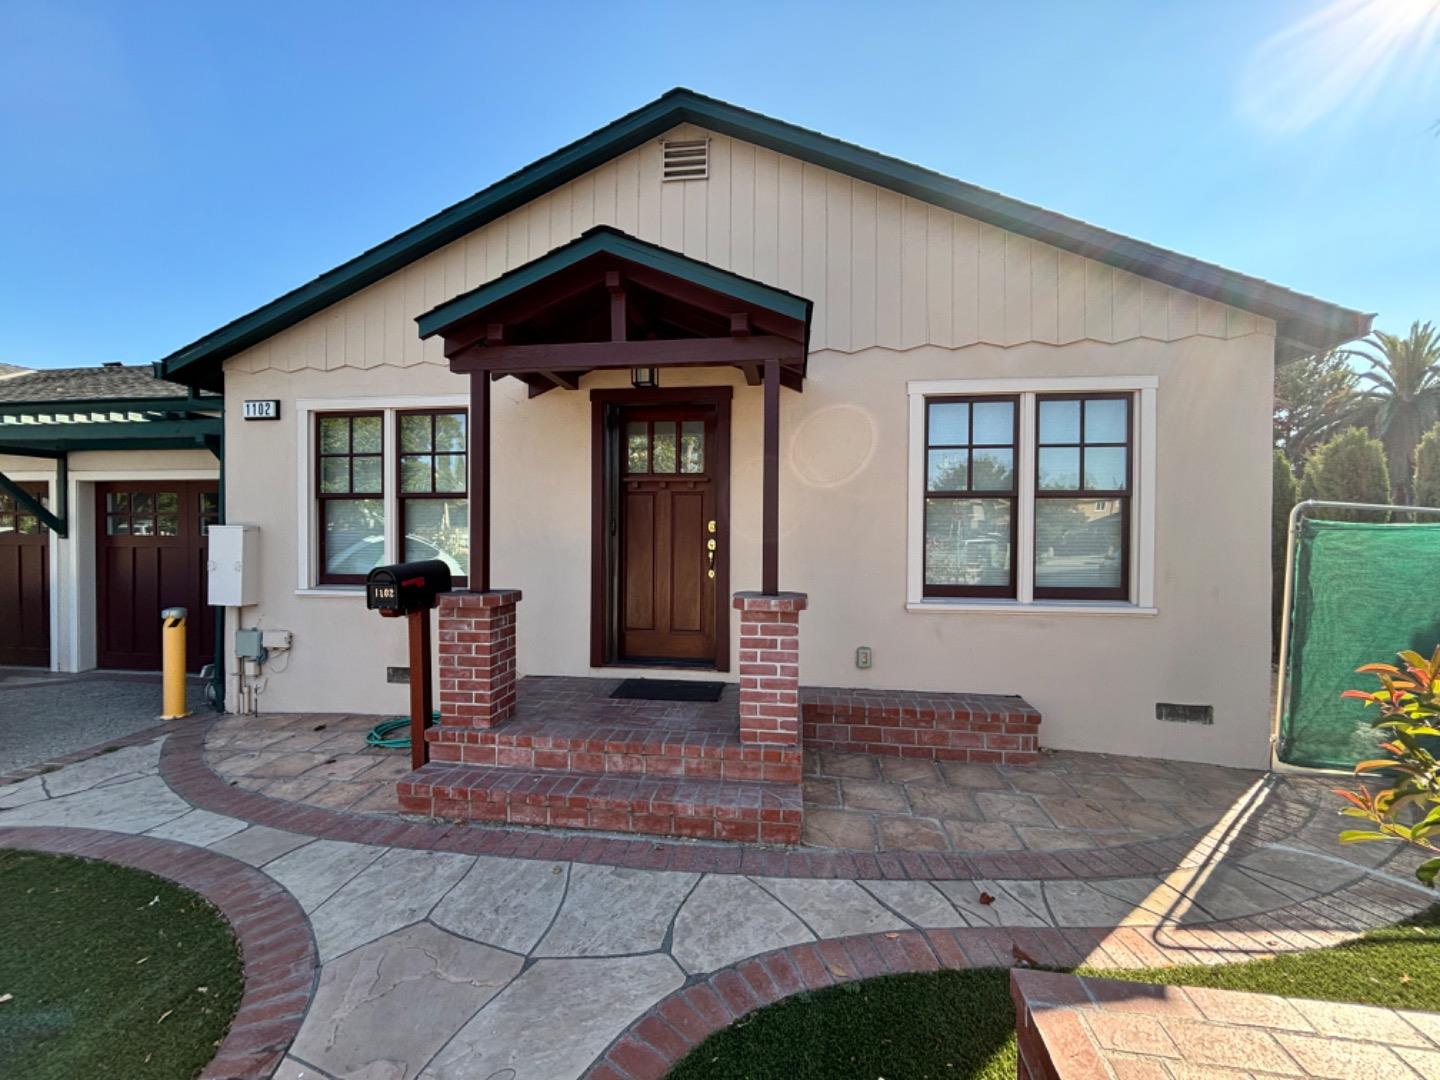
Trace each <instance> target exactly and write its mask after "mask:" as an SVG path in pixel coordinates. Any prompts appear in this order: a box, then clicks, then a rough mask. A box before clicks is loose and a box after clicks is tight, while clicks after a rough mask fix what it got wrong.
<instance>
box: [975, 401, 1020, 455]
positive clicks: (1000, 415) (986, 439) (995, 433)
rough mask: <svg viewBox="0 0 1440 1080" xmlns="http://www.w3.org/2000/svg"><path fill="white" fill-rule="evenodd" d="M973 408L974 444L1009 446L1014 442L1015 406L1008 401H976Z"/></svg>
mask: <svg viewBox="0 0 1440 1080" xmlns="http://www.w3.org/2000/svg"><path fill="white" fill-rule="evenodd" d="M972 408H974V410H975V431H974V433H973V439H974V443H975V445H976V446H1010V445H1013V444H1014V442H1015V406H1014V404H1013V403H1011V402H1009V401H977V402H976V403H975V404H974V405H973V406H972Z"/></svg>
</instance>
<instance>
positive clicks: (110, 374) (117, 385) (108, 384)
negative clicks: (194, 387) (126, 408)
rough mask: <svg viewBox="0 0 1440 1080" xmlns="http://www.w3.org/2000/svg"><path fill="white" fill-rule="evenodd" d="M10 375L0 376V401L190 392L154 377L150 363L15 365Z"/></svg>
mask: <svg viewBox="0 0 1440 1080" xmlns="http://www.w3.org/2000/svg"><path fill="white" fill-rule="evenodd" d="M3 366H8V365H0V367H3ZM10 374H11V377H9V378H0V404H5V405H9V404H29V403H32V402H33V403H45V404H59V403H61V402H92V401H107V402H108V401H118V400H126V401H130V400H135V399H139V398H184V397H186V396H187V395H189V393H190V388H189V387H187V386H185V385H183V384H181V383H176V382H166V381H165V380H163V379H157V378H156V377H155V370H154V368H153V367H151V365H149V364H133V365H130V366H128V367H127V366H124V365H121V364H102V365H100V366H98V367H78V368H30V369H27V368H16V369H15V371H14V372H13V373H10ZM4 375H6V372H5V371H4V370H0V376H4Z"/></svg>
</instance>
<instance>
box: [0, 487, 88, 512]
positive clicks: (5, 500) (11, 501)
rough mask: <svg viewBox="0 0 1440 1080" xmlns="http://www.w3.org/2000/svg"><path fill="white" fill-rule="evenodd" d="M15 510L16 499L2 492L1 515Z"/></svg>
mask: <svg viewBox="0 0 1440 1080" xmlns="http://www.w3.org/2000/svg"><path fill="white" fill-rule="evenodd" d="M110 497H111V498H112V499H113V498H114V497H115V496H113V495H112V496H110ZM14 509H15V497H14V496H13V495H11V494H10V493H9V492H8V491H0V514H4V513H7V512H9V511H12V510H14Z"/></svg>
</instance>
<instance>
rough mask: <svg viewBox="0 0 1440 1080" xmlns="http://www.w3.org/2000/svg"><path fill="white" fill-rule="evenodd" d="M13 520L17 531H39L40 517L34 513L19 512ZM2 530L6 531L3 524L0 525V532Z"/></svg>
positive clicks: (32, 532)
mask: <svg viewBox="0 0 1440 1080" xmlns="http://www.w3.org/2000/svg"><path fill="white" fill-rule="evenodd" d="M15 522H16V531H17V532H21V533H29V534H34V533H38V532H39V531H40V519H39V518H37V517H36V516H35V515H34V514H19V515H17V516H16V518H15ZM4 531H6V530H5V528H4V526H3V525H0V532H4Z"/></svg>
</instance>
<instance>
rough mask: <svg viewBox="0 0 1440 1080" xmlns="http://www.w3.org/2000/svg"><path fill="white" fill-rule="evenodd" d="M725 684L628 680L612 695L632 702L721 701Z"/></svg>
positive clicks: (683, 680) (680, 680)
mask: <svg viewBox="0 0 1440 1080" xmlns="http://www.w3.org/2000/svg"><path fill="white" fill-rule="evenodd" d="M724 692H725V684H724V683H723V682H691V681H690V680H688V679H626V680H624V681H623V682H621V684H620V685H619V686H617V687H616V688H615V689H614V690H613V691H612V692H611V694H610V696H611V697H612V698H628V699H630V700H631V701H719V700H720V695H721V694H723V693H724Z"/></svg>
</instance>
